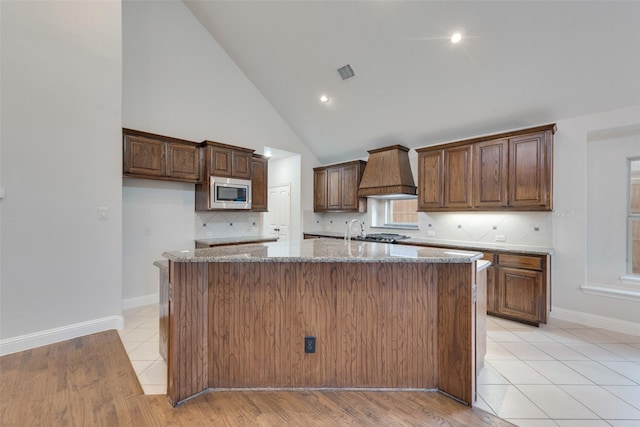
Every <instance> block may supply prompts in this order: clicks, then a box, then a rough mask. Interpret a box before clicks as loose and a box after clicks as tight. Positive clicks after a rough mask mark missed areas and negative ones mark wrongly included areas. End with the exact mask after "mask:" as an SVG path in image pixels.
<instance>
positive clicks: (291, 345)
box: [163, 239, 482, 405]
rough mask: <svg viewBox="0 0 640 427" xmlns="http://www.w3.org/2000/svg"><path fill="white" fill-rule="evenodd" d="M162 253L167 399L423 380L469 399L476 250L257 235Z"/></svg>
mask: <svg viewBox="0 0 640 427" xmlns="http://www.w3.org/2000/svg"><path fill="white" fill-rule="evenodd" d="M163 256H164V257H166V258H167V259H168V260H169V337H168V341H169V345H168V347H169V348H168V361H167V367H168V384H167V396H168V398H169V400H170V402H171V403H172V404H174V405H176V404H178V403H180V402H182V401H184V400H186V399H189V398H190V397H192V396H195V395H197V394H199V393H201V392H205V391H207V390H209V389H245V388H247V389H248V388H309V389H318V388H363V389H423V390H433V391H436V390H439V391H441V392H444V393H446V394H448V395H450V396H452V397H454V398H456V399H458V400H460V401H462V402H464V403H466V404H468V405H471V404H472V402H473V400H474V395H475V299H474V284H475V274H476V261H477V260H478V259H480V258H481V257H482V254H480V253H476V252H466V251H452V250H443V249H434V248H421V247H414V246H407V245H389V244H382V243H369V242H355V241H352V242H345V241H340V240H335V239H313V240H306V241H303V242H302V243H301V245H300V247H299V248H296V249H295V253H292V252H291V250H288V249H284V247H283V245H282V244H279V243H265V244H250V245H239V246H225V247H217V248H207V249H196V250H185V251H174V252H165V253H164V254H163ZM307 337H315V345H314V347H315V348H313V349H311V348H309V346H308V345H307V344H308V340H307V339H306V338H307ZM309 350H314V351H315V352H308V351H309Z"/></svg>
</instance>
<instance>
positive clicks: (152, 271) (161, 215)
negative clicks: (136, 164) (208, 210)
mask: <svg viewBox="0 0 640 427" xmlns="http://www.w3.org/2000/svg"><path fill="white" fill-rule="evenodd" d="M122 184H123V192H122V193H123V194H122V203H123V208H122V217H123V227H122V235H123V242H124V245H123V247H122V298H123V308H124V309H127V308H130V307H136V306H140V305H147V304H152V303H154V302H157V295H158V281H159V277H158V276H159V270H158V267H156V266H154V265H153V262H154V261H157V260H163V259H164V258H163V257H162V252H163V251H165V250H168V248H167V246H166V245H167V244H170V245H171V246H170V248H172V249H176V250H177V249H193V247H194V243H193V239H194V230H193V211H194V202H195V200H194V195H193V184H187V183H180V182H164V181H152V180H146V179H133V178H125V179H123V183H122ZM168 242H170V243H168Z"/></svg>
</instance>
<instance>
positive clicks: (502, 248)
mask: <svg viewBox="0 0 640 427" xmlns="http://www.w3.org/2000/svg"><path fill="white" fill-rule="evenodd" d="M304 235H305V236H310V237H329V238H334V239H335V238H338V239H341V238H344V233H339V232H334V231H309V232H304ZM397 244H399V245H420V246H430V247H438V248H449V249H463V250H471V251H478V250H479V251H482V250H486V251H492V252H511V253H521V254H531V255H551V254H552V253H553V248H549V247H544V246H526V245H511V244H506V243H487V242H468V241H459V240H438V239H427V238H422V237H411V236H410V237H409V238H408V239H404V240H399V241H398V242H397Z"/></svg>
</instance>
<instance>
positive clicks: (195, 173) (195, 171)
mask: <svg viewBox="0 0 640 427" xmlns="http://www.w3.org/2000/svg"><path fill="white" fill-rule="evenodd" d="M167 176H168V177H171V178H177V179H181V180H188V181H193V182H196V181H199V180H200V148H199V147H197V146H195V145H185V144H177V143H172V142H170V143H168V144H167Z"/></svg>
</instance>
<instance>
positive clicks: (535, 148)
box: [509, 132, 551, 210]
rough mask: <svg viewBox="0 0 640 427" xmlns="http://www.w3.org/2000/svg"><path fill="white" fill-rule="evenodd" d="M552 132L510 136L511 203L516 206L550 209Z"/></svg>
mask: <svg viewBox="0 0 640 427" xmlns="http://www.w3.org/2000/svg"><path fill="white" fill-rule="evenodd" d="M548 135H550V133H549V132H538V133H533V134H529V135H522V136H519V137H514V138H511V139H509V186H510V191H509V204H510V206H512V207H514V208H527V209H530V210H551V194H550V188H551V164H550V156H551V143H550V142H549V143H547V138H548Z"/></svg>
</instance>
